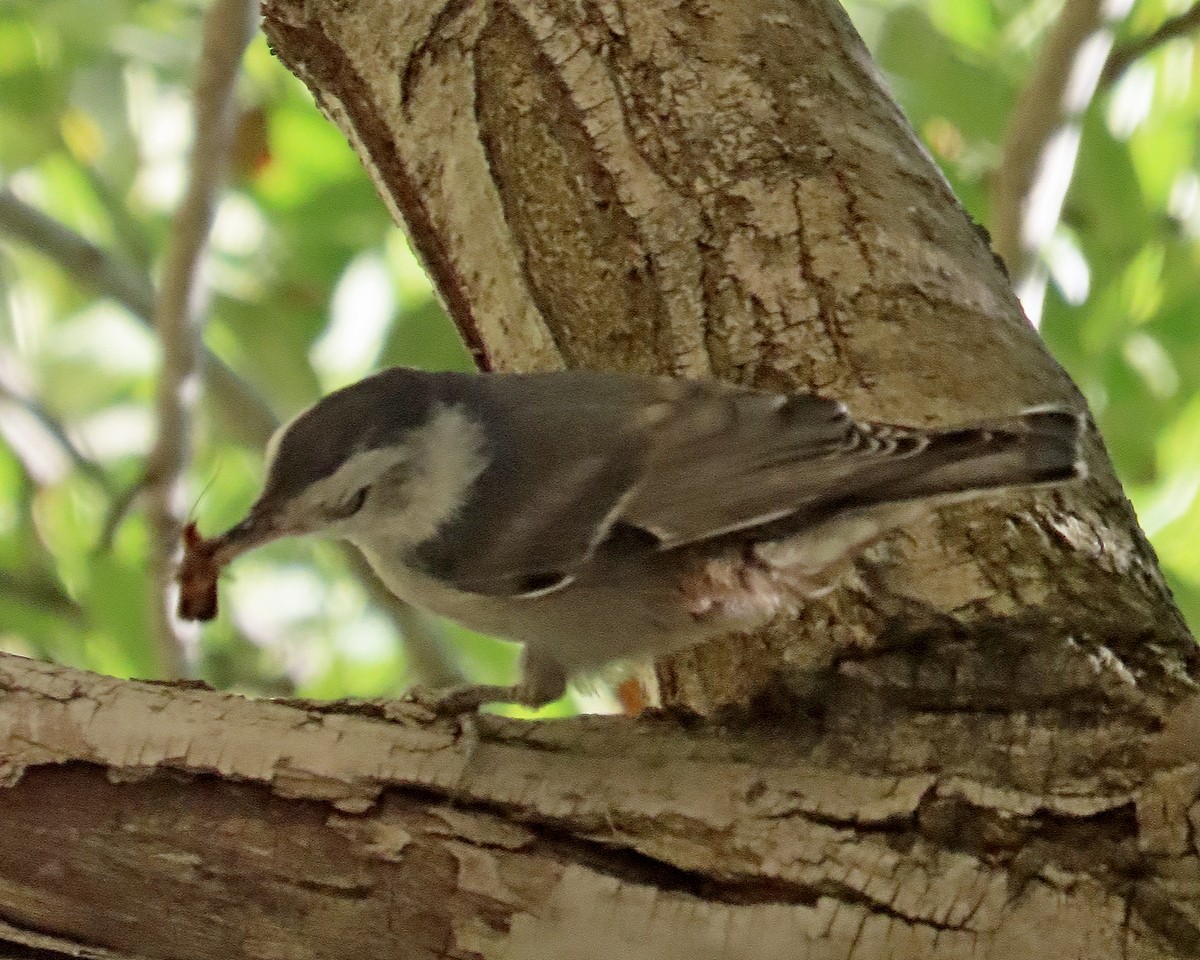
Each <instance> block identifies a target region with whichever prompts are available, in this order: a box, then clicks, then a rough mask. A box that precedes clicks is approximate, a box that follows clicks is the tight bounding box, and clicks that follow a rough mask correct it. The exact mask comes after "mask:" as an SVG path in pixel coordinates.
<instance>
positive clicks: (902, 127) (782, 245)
mask: <svg viewBox="0 0 1200 960" xmlns="http://www.w3.org/2000/svg"><path fill="white" fill-rule="evenodd" d="M265 14H266V21H265V26H266V29H267V32H268V35H269V36H270V38H271V41H272V43H273V45H274V48H275V50H276V52H277V53H278V54H279V55H280V56H281V57H282V58H283V59H284V60H285V62H287V63H288V65H289V66H290V67H291V68H292V69H293V70H295V71H296V72H297V73H298V74H299V75H300V76H301V77H302V78H303V79H304V80H305V81H306V82H307V83H308V84H309V85H310V87H312V89H313V91H314V93H315V94H316V96H317V98H318V100H319V102H320V103H321V105H322V107H323V108H324V109H325V111H326V112H327V113H328V114H329V116H330V117H331V118H332V119H333V120H335V121H336V122H337V123H338V124H339V125H340V126H341V127H342V129H343V130H344V131H345V132H346V134H347V136H348V137H349V139H350V140H351V142H352V143H353V144H354V146H355V148H356V149H357V150H358V151H359V153H360V155H361V156H362V158H363V160H364V163H365V165H366V167H367V169H368V171H369V172H370V173H371V175H372V177H373V178H374V180H375V182H376V184H377V186H378V188H379V190H380V194H381V195H382V196H383V198H384V199H385V201H386V202H387V203H388V204H389V205H390V206H391V208H392V210H393V212H394V213H395V214H396V216H397V218H398V219H399V220H401V221H402V222H403V223H404V224H405V225H406V227H407V229H408V230H409V233H410V236H411V238H412V241H413V244H414V247H415V249H416V250H417V251H418V252H419V254H420V255H421V257H422V258H423V260H424V261H425V263H426V265H427V267H428V268H429V271H430V274H431V276H432V277H433V278H434V280H435V282H436V284H437V286H438V288H439V291H440V294H441V296H442V298H443V300H444V302H445V305H446V307H447V310H448V311H449V313H450V315H451V316H452V317H453V319H454V320H455V322H456V323H457V324H458V326H459V329H460V330H461V331H462V333H463V336H464V338H465V339H466V340H467V342H468V343H469V345H470V346H471V348H472V350H473V351H474V353H475V355H476V357H477V359H478V360H479V361H480V363H481V365H482V366H484V367H486V368H490V369H535V368H545V367H554V366H562V365H571V366H581V367H621V368H625V369H635V370H645V371H659V372H671V373H675V374H679V375H688V376H702V375H703V376H719V377H725V378H729V379H733V380H736V381H739V382H743V383H758V384H769V385H771V386H775V387H784V388H787V387H796V388H814V387H815V388H817V389H820V390H823V391H825V392H828V393H832V394H835V395H837V396H839V397H840V398H842V399H844V400H846V402H847V403H849V404H850V406H851V407H852V408H853V409H854V410H855V412H856V413H858V414H860V415H863V416H866V417H877V418H882V419H895V420H899V421H911V422H913V423H921V424H932V423H948V422H953V421H958V420H962V419H970V418H973V417H977V416H990V415H997V414H1000V413H1005V412H1010V411H1012V410H1013V409H1015V408H1017V407H1020V406H1024V405H1027V404H1032V403H1044V402H1057V403H1067V404H1072V405H1077V406H1081V405H1082V400H1081V399H1080V397H1079V395H1078V392H1077V391H1076V390H1075V388H1074V387H1073V385H1072V384H1071V383H1070V381H1069V380H1068V379H1067V377H1066V375H1065V374H1064V373H1063V372H1062V370H1061V369H1060V368H1059V367H1058V366H1057V364H1055V363H1054V361H1053V360H1052V359H1051V358H1050V357H1049V355H1048V354H1047V353H1046V351H1045V349H1044V347H1043V346H1042V344H1041V342H1040V341H1039V340H1038V338H1037V335H1036V333H1035V332H1034V331H1033V330H1032V329H1031V328H1030V327H1029V325H1028V324H1027V323H1026V322H1025V320H1024V318H1023V317H1022V315H1021V313H1020V309H1019V306H1018V305H1017V303H1016V300H1015V299H1014V297H1013V295H1012V292H1011V290H1010V289H1009V286H1008V283H1007V280H1006V278H1005V277H1004V275H1003V273H1002V271H1001V269H1000V268H999V266H998V264H997V263H996V261H995V258H994V257H993V255H992V254H991V252H990V250H989V249H988V247H987V244H986V242H985V241H984V240H983V238H982V236H981V234H980V231H979V230H978V229H977V228H975V227H974V226H973V225H972V224H971V222H970V220H969V219H968V218H967V216H966V215H965V213H964V212H963V211H962V209H961V208H960V206H959V205H958V203H957V201H956V200H955V199H954V197H953V196H952V195H951V194H950V192H949V189H948V187H947V186H946V184H945V181H944V180H943V179H942V177H941V176H940V174H939V173H938V171H937V170H936V168H935V167H934V166H933V164H932V163H931V161H930V160H929V158H928V157H927V155H926V154H925V153H924V151H923V150H922V149H921V148H920V145H919V144H918V142H917V141H916V139H915V137H914V136H913V134H912V132H911V131H910V130H909V128H908V126H907V124H906V122H905V121H904V119H903V117H902V116H901V114H900V113H899V111H898V110H897V108H896V107H895V105H894V104H893V103H892V101H891V100H890V99H889V97H888V96H887V94H886V93H885V92H884V91H883V89H882V88H881V87H880V85H879V83H878V80H877V78H876V75H875V72H874V69H873V66H872V64H871V62H870V60H869V58H868V56H867V54H866V52H865V50H864V49H863V47H862V45H861V43H860V41H859V40H858V39H857V37H855V36H854V34H853V31H852V29H851V27H850V25H849V23H848V22H847V21H846V19H845V17H844V15H843V14H842V12H841V10H840V8H838V7H836V5H834V3H833V2H832V0H789V2H782V0H737V2H734V0H657V2H649V3H645V2H638V3H624V2H621V0H588V2H574V0H356V2H354V3H349V2H347V0H268V2H267V3H266V5H265ZM1088 454H1089V464H1090V466H1091V470H1092V478H1091V479H1090V480H1089V481H1088V482H1087V483H1086V484H1081V485H1079V486H1077V487H1074V488H1071V489H1068V490H1063V491H1059V492H1051V493H1038V494H1024V495H1013V496H1008V497H1004V498H1000V497H998V498H996V499H995V500H994V501H992V502H990V503H988V504H985V505H976V506H974V507H969V508H968V507H964V508H962V509H955V510H948V511H945V512H943V513H942V514H940V515H939V516H937V517H936V518H934V519H931V520H930V521H928V522H926V523H923V524H920V525H915V526H913V527H911V528H909V529H907V530H905V531H904V532H903V534H901V535H900V536H898V537H896V538H893V540H892V541H891V542H889V543H888V544H886V545H884V546H882V547H880V548H878V549H876V550H875V551H874V552H872V553H871V554H870V555H869V556H868V557H867V558H866V559H865V560H864V561H863V562H862V563H860V564H859V565H858V567H857V568H856V570H855V572H854V574H853V575H852V576H851V577H849V578H848V580H847V582H846V584H845V585H844V587H843V588H841V589H840V590H839V591H837V592H835V593H834V594H832V595H831V596H830V597H829V598H828V599H827V600H825V601H822V602H820V603H815V604H813V605H812V606H811V607H809V608H808V609H807V610H806V611H805V612H804V614H803V615H802V616H801V617H800V619H798V620H796V621H791V622H786V623H778V624H775V625H774V626H773V627H772V628H770V629H769V630H767V631H764V632H763V633H762V634H760V635H756V636H754V637H738V638H733V639H732V640H730V641H729V642H725V643H714V644H710V645H706V646H705V647H703V648H700V649H697V650H695V651H692V652H690V653H687V654H685V655H682V656H679V657H677V658H675V659H674V660H673V661H671V662H669V663H663V664H660V665H659V670H660V679H661V681H662V688H663V695H664V701H665V702H666V703H667V704H668V710H667V711H666V712H664V713H661V714H654V715H652V716H648V717H643V718H641V719H639V720H637V721H631V720H625V719H581V720H574V721H564V722H557V723H542V724H522V723H517V722H512V721H501V720H497V719H495V718H490V717H481V718H478V719H475V720H472V721H471V722H468V723H466V724H465V725H464V726H463V727H461V728H457V727H450V726H445V725H439V724H436V723H429V722H427V721H425V720H423V719H422V718H421V717H420V716H418V715H417V714H415V713H411V712H406V711H405V710H403V709H402V708H397V707H395V706H394V705H392V706H389V705H385V704H343V705H327V706H320V705H314V704H303V703H282V702H277V703H249V702H246V701H243V700H240V699H238V698H236V697H231V696H227V695H222V694H216V693H213V692H210V691H205V690H196V689H186V688H178V687H168V686H152V685H147V684H137V683H120V682H118V681H112V680H105V679H101V678H97V677H91V676H87V675H84V674H79V673H74V672H71V671H68V670H65V669H62V668H54V667H46V666H39V665H35V664H30V663H28V662H26V661H21V660H19V659H16V658H8V659H5V660H3V661H0V688H2V689H3V690H4V691H6V692H5V693H4V696H3V697H2V698H0V744H3V747H2V753H0V761H2V762H3V771H4V773H5V774H6V777H5V779H6V782H7V784H8V786H7V788H6V789H4V790H2V791H0V810H2V811H3V812H2V813H0V818H2V822H3V823H4V824H5V826H6V827H7V829H6V830H4V831H2V833H0V919H4V920H6V921H7V922H8V923H9V924H10V925H11V926H12V928H13V929H14V930H15V931H16V933H9V934H6V933H5V932H4V931H3V930H0V936H9V938H10V939H12V940H14V941H15V942H27V943H31V944H32V942H33V941H22V940H20V939H19V937H20V936H25V935H27V936H30V937H35V936H36V937H43V938H44V937H56V938H59V940H61V941H62V942H64V943H72V942H73V943H75V944H88V945H92V946H94V947H102V948H104V949H105V950H108V951H115V952H116V954H117V955H120V956H132V955H136V954H140V955H144V956H152V957H176V956H187V957H208V956H212V957H256V958H257V957H272V958H276V957H292V956H297V957H299V956H305V957H309V956H316V957H326V956H328V957H341V956H346V957H373V956H389V957H395V956H402V957H425V956H430V957H443V956H454V957H460V956H461V957H509V958H537V957H547V958H551V957H553V958H559V957H566V958H570V957H580V958H590V957H609V956H614V955H616V956H628V957H634V958H636V957H648V958H649V957H655V958H659V957H674V956H679V957H729V958H741V957H745V958H747V960H749V958H756V960H759V958H772V957H810V956H811V957H833V958H848V957H851V956H853V957H879V958H882V957H920V958H927V957H929V958H946V960H959V958H964V957H974V956H979V957H989V958H997V960H1001V958H1004V960H1007V958H1013V960H1027V958H1029V957H1040V956H1048V957H1050V956H1052V957H1056V958H1057V957H1062V958H1080V960H1095V958H1110V957H1111V958H1117V957H1121V958H1143V957H1145V958H1148V957H1190V956H1196V955H1198V954H1200V859H1198V858H1197V853H1198V849H1197V842H1196V839H1195V838H1196V833H1197V826H1198V825H1200V750H1198V749H1197V746H1196V744H1195V742H1194V738H1193V736H1192V735H1191V731H1192V730H1194V729H1195V723H1196V721H1197V720H1198V719H1200V716H1198V714H1200V701H1198V700H1197V698H1196V696H1195V680H1196V677H1197V674H1198V670H1197V659H1196V652H1195V646H1194V642H1193V641H1192V639H1191V637H1190V636H1189V635H1188V634H1187V631H1186V629H1185V627H1184V625H1183V624H1182V621H1181V620H1180V618H1179V616H1178V614H1177V612H1176V611H1175V608H1174V606H1173V605H1172V603H1171V600H1170V597H1169V595H1168V593H1167V590H1166V588H1165V586H1164V585H1163V582H1162V579H1161V576H1160V575H1159V573H1158V570H1157V568H1156V566H1155V562H1154V558H1153V554H1152V552H1151V550H1150V548H1149V546H1148V545H1147V543H1146V542H1145V539H1144V537H1143V536H1142V534H1141V532H1140V531H1139V529H1138V527H1137V525H1136V522H1135V520H1134V518H1133V515H1132V511H1131V509H1130V508H1129V505H1128V503H1127V502H1126V501H1125V499H1124V497H1123V495H1122V493H1121V490H1120V487H1119V485H1118V483H1117V481H1116V479H1115V477H1114V476H1113V473H1112V470H1111V467H1110V465H1109V463H1108V460H1107V457H1106V454H1105V453H1104V450H1103V448H1102V445H1101V443H1100V440H1099V438H1098V437H1097V436H1095V435H1094V433H1093V435H1092V436H1091V438H1090V439H1089V451H1088ZM164 913H165V914H168V915H169V916H170V917H171V920H170V922H169V923H164V921H163V917H164ZM21 931H26V933H22V932H21ZM55 942H56V943H57V942H59V941H57V940H56V941H55ZM38 949H49V948H47V947H44V946H39V947H38ZM54 949H59V948H57V947H56V948H54ZM60 952H62V953H63V954H64V955H71V954H69V953H68V952H66V948H65V947H63V948H62V949H61V950H60ZM80 955H82V954H80Z"/></svg>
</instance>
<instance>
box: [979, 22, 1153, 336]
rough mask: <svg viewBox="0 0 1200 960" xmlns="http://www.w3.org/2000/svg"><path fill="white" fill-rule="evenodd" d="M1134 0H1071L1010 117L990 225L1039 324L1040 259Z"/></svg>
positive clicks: (1029, 312) (1043, 275)
mask: <svg viewBox="0 0 1200 960" xmlns="http://www.w3.org/2000/svg"><path fill="white" fill-rule="evenodd" d="M1131 2H1132V0H1067V2H1066V4H1065V5H1064V6H1063V9H1062V13H1061V14H1059V18H1058V20H1057V22H1056V23H1055V24H1054V27H1053V28H1052V29H1051V31H1050V35H1049V36H1048V37H1047V38H1046V41H1045V43H1044V45H1043V47H1042V50H1041V53H1040V54H1039V56H1038V60H1037V63H1036V64H1035V65H1034V68H1033V71H1032V72H1031V73H1030V75H1029V78H1028V79H1027V80H1026V82H1025V86H1024V88H1023V89H1022V90H1021V93H1020V95H1019V96H1018V98H1017V103H1016V106H1015V107H1014V108H1013V112H1012V116H1011V117H1010V119H1009V124H1008V130H1007V132H1006V134H1005V137H1004V148H1003V154H1002V160H1001V162H1000V166H999V167H998V168H997V170H996V173H995V176H994V178H993V181H992V198H991V199H992V221H991V223H990V224H989V227H990V229H991V233H992V238H993V243H994V245H995V249H996V252H997V253H998V254H999V255H1000V257H1001V258H1002V259H1003V260H1004V262H1005V264H1006V265H1007V267H1008V272H1009V274H1010V275H1011V276H1012V278H1013V285H1014V287H1015V288H1016V291H1017V294H1018V296H1020V298H1021V302H1022V304H1023V305H1024V307H1025V312H1026V314H1027V315H1028V316H1029V319H1030V320H1031V321H1032V322H1033V323H1034V324H1037V323H1038V322H1039V320H1040V318H1041V305H1042V295H1043V293H1044V291H1045V283H1046V272H1045V267H1044V266H1043V265H1042V264H1041V263H1040V262H1039V260H1038V257H1039V255H1040V254H1041V252H1042V251H1043V250H1044V249H1045V247H1046V244H1047V243H1048V242H1049V241H1050V239H1051V238H1052V237H1053V235H1054V231H1055V228H1056V227H1057V226H1058V221H1059V216H1060V214H1061V212H1062V205H1063V201H1064V200H1065V199H1066V195H1067V188H1068V187H1069V186H1070V185H1071V178H1072V176H1073V175H1074V172H1075V161H1076V158H1077V157H1078V154H1079V137H1080V124H1081V119H1082V116H1083V113H1084V111H1085V110H1087V108H1088V106H1089V105H1090V104H1091V102H1092V98H1093V97H1094V96H1095V93H1096V88H1097V84H1098V82H1099V80H1100V74H1101V71H1102V70H1103V69H1104V63H1105V60H1106V59H1107V58H1108V53H1109V51H1110V50H1111V49H1112V43H1113V32H1114V29H1115V27H1116V25H1117V24H1118V23H1119V22H1120V20H1121V19H1122V18H1123V17H1124V16H1125V15H1126V14H1127V13H1128V12H1129V8H1130V5H1131Z"/></svg>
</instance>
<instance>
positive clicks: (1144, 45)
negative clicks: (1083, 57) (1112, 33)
mask: <svg viewBox="0 0 1200 960" xmlns="http://www.w3.org/2000/svg"><path fill="white" fill-rule="evenodd" d="M1197 29H1200V4H1196V5H1195V6H1192V7H1189V8H1188V9H1187V10H1185V11H1184V12H1183V13H1180V14H1176V15H1175V16H1174V17H1170V18H1168V19H1167V20H1164V21H1163V23H1162V24H1161V25H1160V26H1159V28H1158V29H1157V30H1155V31H1153V32H1152V33H1148V34H1147V35H1146V36H1144V37H1139V38H1138V39H1136V40H1130V41H1129V42H1127V43H1123V44H1121V45H1120V46H1118V47H1114V48H1113V51H1112V53H1110V54H1109V56H1108V62H1107V63H1106V64H1105V65H1104V72H1103V73H1101V74H1100V86H1101V87H1102V88H1108V87H1111V86H1112V85H1113V84H1114V83H1116V82H1117V81H1118V80H1119V79H1121V75H1122V74H1123V73H1124V72H1125V71H1126V70H1128V69H1129V68H1130V67H1131V66H1132V65H1133V64H1134V63H1136V62H1137V61H1138V60H1140V59H1141V58H1142V57H1144V56H1146V54H1148V53H1151V52H1153V51H1154V50H1157V49H1158V48H1159V47H1161V46H1162V45H1163V44H1164V43H1167V42H1169V41H1171V40H1174V39H1176V38H1178V37H1182V36H1185V35H1187V34H1189V33H1191V32H1192V31H1193V30H1197Z"/></svg>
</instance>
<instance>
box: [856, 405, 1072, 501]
mask: <svg viewBox="0 0 1200 960" xmlns="http://www.w3.org/2000/svg"><path fill="white" fill-rule="evenodd" d="M1083 428H1084V422H1083V418H1082V417H1081V416H1080V415H1079V414H1077V413H1074V412H1072V411H1068V410H1062V409H1058V408H1042V409H1035V410H1028V411H1026V412H1025V413H1022V414H1020V415H1018V416H1015V417H1011V418H1008V419H1005V420H1000V421H994V422H990V423H982V424H976V425H974V426H970V427H962V428H958V429H955V430H946V431H943V432H936V433H930V434H928V435H927V436H928V443H927V444H925V445H924V447H923V448H922V449H921V450H919V451H918V452H916V453H915V454H914V455H912V456H911V457H909V458H906V459H905V461H904V462H903V464H901V463H900V462H897V463H896V464H895V465H894V467H893V468H890V469H884V470H881V471H880V472H879V475H877V477H876V478H868V483H867V485H866V486H865V487H864V488H863V489H861V490H860V491H857V493H858V495H859V496H863V497H867V498H868V499H870V500H872V501H873V502H878V503H894V502H901V501H904V500H915V499H923V498H927V497H938V496H941V495H951V494H962V493H983V492H986V491H993V490H1001V489H1004V488H1007V487H1029V486H1041V485H1045V484H1054V483H1062V482H1064V481H1067V480H1072V479H1075V478H1078V477H1081V476H1083V475H1084V472H1085V469H1086V468H1085V466H1084V462H1083V459H1082V457H1081V454H1080V441H1081V438H1082V436H1083Z"/></svg>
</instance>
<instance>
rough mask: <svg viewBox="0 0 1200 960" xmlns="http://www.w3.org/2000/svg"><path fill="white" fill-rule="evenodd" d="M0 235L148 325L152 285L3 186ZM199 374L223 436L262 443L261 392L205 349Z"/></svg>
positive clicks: (265, 407) (271, 422)
mask: <svg viewBox="0 0 1200 960" xmlns="http://www.w3.org/2000/svg"><path fill="white" fill-rule="evenodd" d="M0 235H4V236H7V237H10V238H11V239H13V240H18V241H20V242H21V243H23V244H26V245H27V246H29V247H30V248H31V249H32V250H35V251H36V252H38V253H41V254H42V255H43V256H46V257H48V258H49V259H51V260H53V261H54V262H55V263H56V264H58V266H59V267H60V268H61V269H62V270H63V271H64V272H65V273H67V274H68V275H70V277H71V279H73V280H74V281H75V282H77V283H79V284H81V285H82V286H85V287H87V288H89V289H91V290H94V291H96V292H97V293H100V294H102V295H104V296H106V297H108V298H110V299H112V300H115V301H116V302H117V303H119V304H121V306H123V307H124V308H125V309H126V310H128V311H129V312H130V314H131V315H132V316H134V317H136V318H137V319H138V320H140V321H141V322H142V323H145V324H147V325H151V324H152V323H153V315H154V287H153V285H152V284H151V283H150V280H149V278H148V277H147V276H146V275H145V274H144V273H142V272H141V271H139V270H137V269H135V268H134V267H131V266H128V265H126V264H124V263H122V262H121V261H120V260H118V259H116V258H115V257H113V256H112V255H111V254H110V253H109V252H108V251H106V250H104V249H103V248H101V247H98V246H97V245H96V244H94V243H92V242H91V241H90V240H88V239H86V238H85V237H82V236H80V235H79V234H78V233H76V232H75V231H74V230H72V229H71V228H70V227H68V226H66V224H63V223H60V222H59V221H58V220H55V219H54V218H53V217H49V216H47V215H46V214H44V213H42V212H41V211H40V210H38V209H36V208H35V207H32V206H30V205H29V204H28V203H26V202H25V201H24V200H21V199H20V198H19V197H17V196H16V195H15V194H14V193H13V192H12V191H11V190H10V189H8V187H6V186H3V185H0ZM204 373H205V380H206V383H207V385H208V387H209V396H210V398H211V400H212V402H213V406H214V407H215V409H216V412H217V414H218V416H219V417H220V419H221V423H222V425H223V427H224V429H225V434H226V436H228V437H229V438H230V439H233V440H239V441H241V442H242V443H245V444H247V445H248V446H254V447H261V446H262V445H263V444H264V443H266V442H267V438H268V437H270V436H271V434H272V432H273V431H274V430H275V427H276V426H277V425H278V422H277V421H276V419H275V415H274V414H273V413H272V412H271V407H270V405H269V404H268V403H267V401H266V400H265V399H264V398H263V396H262V394H261V393H259V392H258V391H257V390H255V389H254V387H252V386H251V385H250V384H249V383H247V382H246V381H245V380H243V379H242V378H241V377H239V376H238V375H237V374H236V373H234V371H233V370H232V369H230V367H229V366H228V365H227V364H226V363H225V362H224V361H222V360H221V359H220V358H219V357H217V356H216V355H214V354H213V353H211V352H208V351H206V352H205V354H204Z"/></svg>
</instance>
